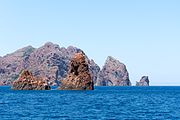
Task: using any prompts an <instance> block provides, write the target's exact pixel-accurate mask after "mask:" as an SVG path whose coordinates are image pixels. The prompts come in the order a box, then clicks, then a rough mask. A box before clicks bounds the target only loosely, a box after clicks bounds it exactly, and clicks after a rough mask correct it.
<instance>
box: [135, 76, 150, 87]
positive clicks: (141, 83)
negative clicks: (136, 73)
mask: <svg viewBox="0 0 180 120" xmlns="http://www.w3.org/2000/svg"><path fill="white" fill-rule="evenodd" d="M136 86H149V78H148V76H143V77H142V78H141V80H140V81H139V82H136Z"/></svg>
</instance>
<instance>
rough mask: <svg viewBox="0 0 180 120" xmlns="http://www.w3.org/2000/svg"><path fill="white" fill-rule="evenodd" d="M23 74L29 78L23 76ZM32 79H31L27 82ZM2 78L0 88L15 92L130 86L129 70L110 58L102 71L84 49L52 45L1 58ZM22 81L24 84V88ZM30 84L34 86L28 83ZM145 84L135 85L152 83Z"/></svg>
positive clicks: (24, 49) (47, 44)
mask: <svg viewBox="0 0 180 120" xmlns="http://www.w3.org/2000/svg"><path fill="white" fill-rule="evenodd" d="M77 58H78V59H77ZM22 70H23V71H24V72H25V73H26V74H25V73H24V74H23V72H22ZM30 71H31V72H30ZM19 73H21V74H19ZM22 76H24V78H23V77H22ZM25 76H26V77H25ZM29 76H31V77H30V78H31V79H30V80H27V79H28V78H29ZM0 78H1V79H0V85H11V86H12V89H20V90H24V89H26V90H31V89H33V90H47V89H50V87H49V86H59V88H58V89H60V90H74V89H77V90H93V89H94V86H131V81H130V79H129V73H128V71H127V69H126V66H125V65H124V64H123V63H121V62H120V61H118V60H116V59H115V58H113V57H111V56H109V57H107V60H106V62H105V64H104V66H103V68H102V69H100V67H99V66H98V65H97V64H96V63H95V62H94V60H92V59H89V58H88V57H87V56H86V54H85V53H84V52H83V51H82V50H81V49H79V48H76V47H73V46H69V47H68V48H64V47H59V45H57V44H53V43H51V42H48V43H46V44H45V45H43V46H42V47H40V48H33V47H32V46H27V47H25V48H22V49H19V50H17V51H15V52H14V53H11V54H8V55H6V56H3V57H0ZM22 78H23V79H22ZM32 78H33V79H32ZM82 78H83V79H82ZM144 79H145V78H144ZM148 80H149V79H148ZM22 81H24V82H25V84H22ZM29 81H31V82H30V83H28V82H29ZM33 81H39V83H41V84H37V85H35V84H34V83H35V82H33ZM40 81H41V82H40ZM145 82H146V80H140V82H139V84H138V83H137V84H136V85H137V86H149V82H147V84H146V83H145ZM20 83H21V84H20ZM31 83H33V85H32V84H31ZM18 84H20V85H19V86H18ZM22 86H24V87H22ZM30 86H33V87H30ZM40 86H41V87H40Z"/></svg>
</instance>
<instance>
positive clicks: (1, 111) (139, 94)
mask: <svg viewBox="0 0 180 120" xmlns="http://www.w3.org/2000/svg"><path fill="white" fill-rule="evenodd" d="M9 119H10V120H11V119H12V120H21V119H22V120H36V119H37V120H51V119H57V120H61V119H68V120H69V119H72V120H79V119H80V120H88V119H99V120H101V119H102V120H103V119H118V120H121V119H122V120H123V119H160V120H162V119H173V120H174V119H180V87H96V88H95V90H94V91H58V90H51V91H13V90H10V87H0V120H9Z"/></svg>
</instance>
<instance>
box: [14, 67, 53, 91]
mask: <svg viewBox="0 0 180 120" xmlns="http://www.w3.org/2000/svg"><path fill="white" fill-rule="evenodd" d="M12 89H13V90H50V89H51V88H50V85H49V84H48V82H47V81H46V80H45V79H43V78H40V77H34V76H33V75H32V73H31V72H29V71H27V70H24V71H22V73H21V74H20V75H19V77H18V79H17V80H15V81H14V82H13V85H12Z"/></svg>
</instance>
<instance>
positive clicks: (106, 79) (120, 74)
mask: <svg viewBox="0 0 180 120" xmlns="http://www.w3.org/2000/svg"><path fill="white" fill-rule="evenodd" d="M96 85H97V86H131V82H130V80H129V74H128V71H127V69H126V66H125V65H124V64H123V63H120V62H119V61H118V60H116V59H114V58H113V57H110V56H109V57H108V58H107V60H106V63H105V65H104V66H103V68H102V70H101V71H100V72H99V75H98V78H97V83H96Z"/></svg>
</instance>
